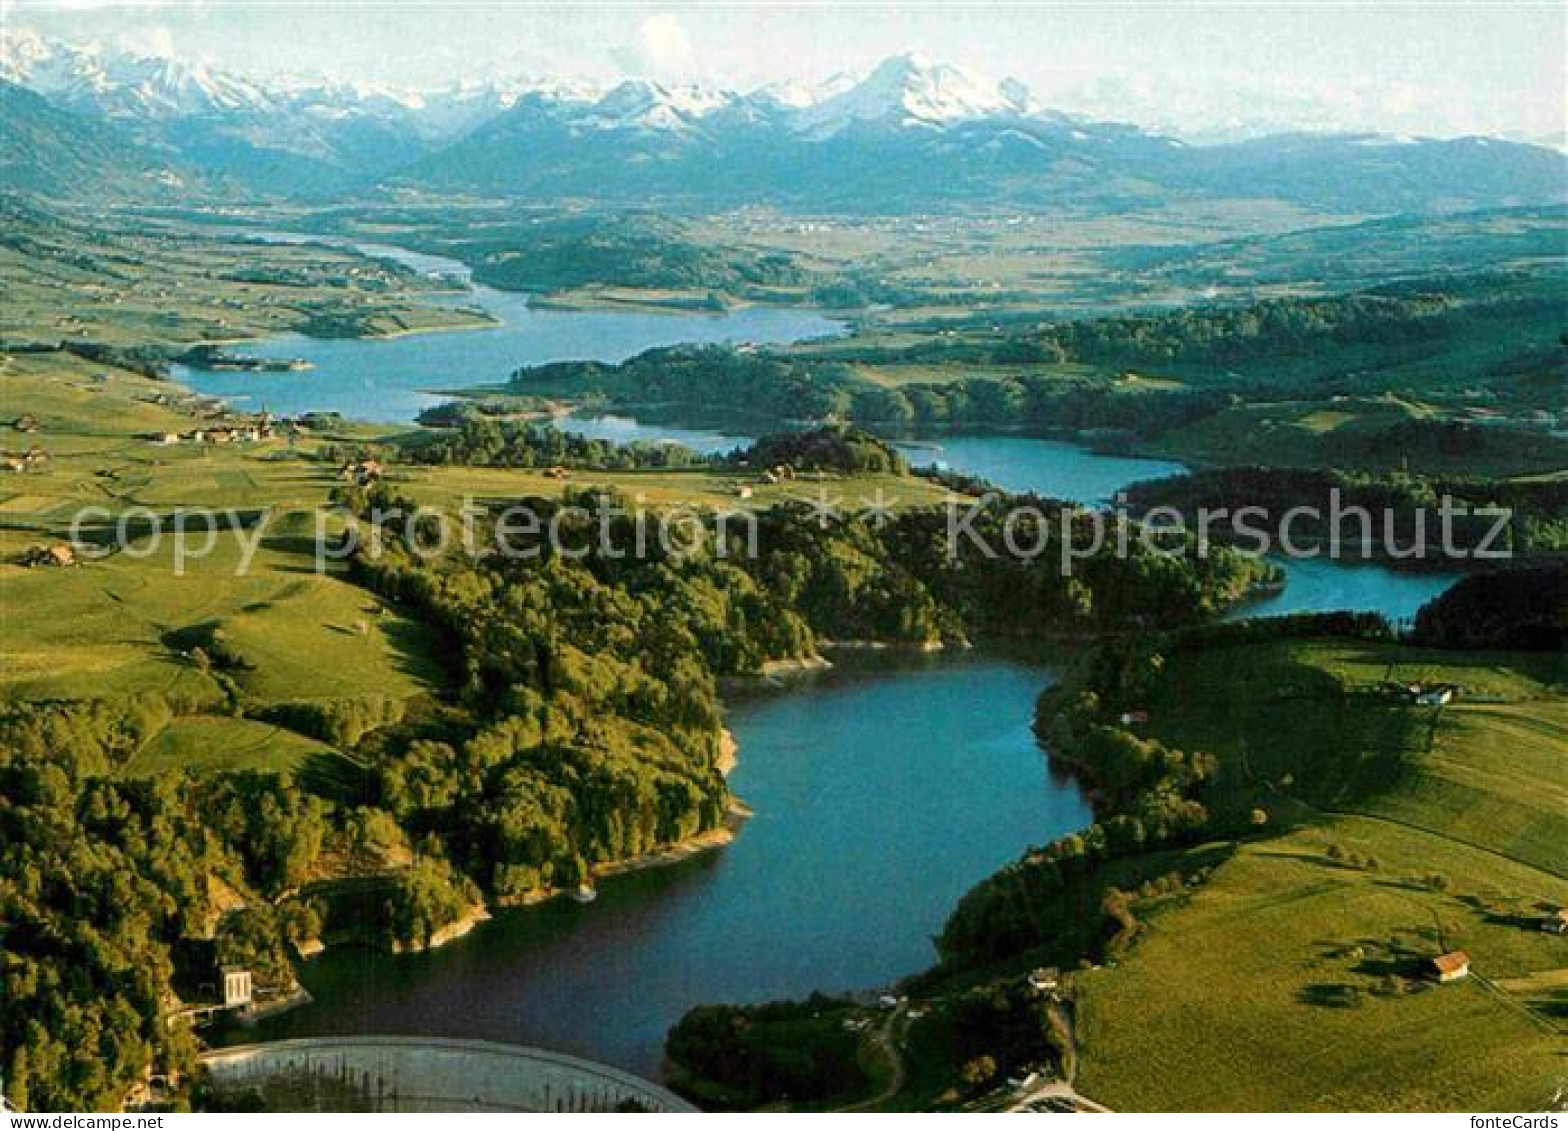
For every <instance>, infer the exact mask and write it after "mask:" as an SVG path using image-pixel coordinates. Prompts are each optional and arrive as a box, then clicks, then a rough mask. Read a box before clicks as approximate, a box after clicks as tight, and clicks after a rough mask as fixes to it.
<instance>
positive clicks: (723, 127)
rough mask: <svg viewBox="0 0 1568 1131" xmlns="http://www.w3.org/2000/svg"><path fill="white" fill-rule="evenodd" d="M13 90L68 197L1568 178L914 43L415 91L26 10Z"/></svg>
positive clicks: (35, 144) (1413, 202) (1375, 198)
mask: <svg viewBox="0 0 1568 1131" xmlns="http://www.w3.org/2000/svg"><path fill="white" fill-rule="evenodd" d="M0 99H3V103H4V115H5V119H6V124H7V129H6V130H5V132H4V137H3V138H0V189H9V190H20V191H26V192H35V193H40V194H46V195H50V196H54V197H59V198H90V199H99V200H130V201H146V202H158V201H160V200H167V199H174V198H175V197H176V196H181V195H183V196H185V197H187V198H188V197H189V196H190V195H191V194H192V193H193V192H195V193H196V194H198V195H203V196H209V197H211V198H212V199H214V200H222V199H226V198H229V199H255V198H274V199H275V198H293V199H306V200H316V201H320V200H329V199H331V198H333V197H339V196H354V197H358V198H361V199H362V198H364V197H366V196H367V195H378V194H379V195H384V196H385V197H386V198H387V199H389V200H396V199H406V198H409V197H417V196H418V195H420V194H424V193H439V194H442V195H445V196H452V195H472V196H483V197H492V198H493V197H504V198H515V199H519V200H549V201H563V200H587V201H602V202H612V203H618V204H628V205H630V204H644V203H656V204H659V205H661V206H664V207H671V208H681V207H689V208H692V209H694V210H696V209H711V208H730V207H738V206H744V205H767V206H773V207H777V208H780V209H785V210H797V211H811V210H827V211H839V212H867V213H879V212H881V213H910V212H924V211H937V212H939V211H949V210H954V209H971V208H1008V207H1027V208H1042V207H1050V208H1061V209H1070V210H1073V211H1076V212H1089V213H1097V212H1104V213H1112V212H1118V211H1124V210H1128V209H1134V208H1138V207H1140V206H1143V205H1145V204H1148V203H1150V202H1156V201H1160V202H1169V201H1171V200H1173V199H1184V198H1187V199H1195V200H1205V199H1214V200H1218V199H1223V200H1237V199H1260V200H1263V199H1267V200H1283V201H1288V202H1290V203H1292V204H1295V205H1298V206H1302V207H1306V208H1311V209H1320V210H1323V211H1331V212H1339V213H1361V214H1387V213H1394V212H1420V211H1438V210H1453V209H1464V208H1478V207H1497V206H1507V205H1517V204H1541V203H1557V202H1561V201H1562V200H1563V199H1564V196H1565V187H1568V158H1565V156H1564V155H1563V154H1562V153H1560V152H1558V151H1556V150H1554V149H1551V148H1547V147H1544V146H1537V145H1529V144H1522V143H1519V142H1515V141H1509V140H1504V139H1499V138H1486V137H1466V138H1455V139H1433V138H1406V137H1389V136H1381V135H1374V134H1344V133H1336V134H1317V133H1286V134H1273V135H1267V136H1260V137H1247V138H1241V139H1238V140H1233V141H1228V142H1225V143H1222V144H1208V145H1199V144H1190V143H1187V142H1184V141H1182V140H1180V139H1178V138H1175V137H1169V136H1162V135H1160V134H1156V133H1152V132H1148V131H1146V130H1143V129H1140V128H1138V127H1136V126H1133V125H1128V124H1122V123H1115V122H1101V121H1091V120H1087V119H1085V118H1082V117H1078V116H1074V115H1069V114H1065V113H1062V112H1059V111H1055V110H1052V109H1049V108H1046V107H1042V106H1040V105H1039V104H1038V103H1037V101H1036V100H1035V99H1034V98H1033V97H1032V96H1031V94H1030V92H1029V91H1028V89H1027V88H1026V87H1025V86H1023V84H1021V83H1019V82H1017V81H1015V80H1011V79H1008V80H1003V81H1000V82H996V81H992V80H990V79H987V78H984V77H981V76H978V75H976V74H973V73H971V72H969V71H967V70H965V69H963V68H960V67H956V66H952V65H948V64H944V63H936V62H931V61H928V60H926V59H924V58H922V57H920V56H916V55H901V56H895V57H892V58H888V59H886V60H884V61H883V62H882V63H881V64H879V65H878V66H877V67H875V68H874V69H873V70H872V71H871V72H870V73H869V74H867V75H864V76H861V77H852V76H838V77H835V78H833V79H830V80H828V81H827V82H825V83H823V84H820V85H817V86H803V85H789V86H770V87H762V88H759V89H756V90H752V91H748V92H736V91H728V90H716V89H710V88H706V87H701V86H695V85H665V84H661V83H657V82H652V81H647V80H640V79H630V80H627V81H624V82H621V83H620V84H618V85H615V86H613V87H611V88H610V89H607V90H605V89H596V88H594V87H592V86H590V85H588V84H564V83H527V82H521V81H518V82H499V81H484V82H474V83H463V84H455V85H452V86H448V87H446V88H443V89H439V90H428V91H405V90H397V89H392V88H389V87H385V86H369V85H362V84H347V83H311V82H305V81H269V82H260V81H255V80H252V79H249V78H245V77H242V76H239V75H235V74H232V73H227V72H223V71H218V70H213V69H209V68H206V67H203V66H200V65H196V64H193V63H187V62H184V61H181V60H177V59H171V58H162V57H146V56H139V55H136V54H132V53H125V52H115V51H106V50H99V49H88V48H82V47H76V46H72V45H70V44H66V43H64V42H61V41H59V40H54V39H48V38H45V37H43V36H40V35H37V34H35V33H31V32H27V31H10V32H7V33H6V34H5V35H4V37H3V38H0Z"/></svg>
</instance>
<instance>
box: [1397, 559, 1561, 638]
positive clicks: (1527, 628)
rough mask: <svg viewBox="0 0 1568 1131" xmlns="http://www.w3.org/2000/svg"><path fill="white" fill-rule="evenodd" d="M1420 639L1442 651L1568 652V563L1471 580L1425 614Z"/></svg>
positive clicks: (1419, 618) (1417, 634)
mask: <svg viewBox="0 0 1568 1131" xmlns="http://www.w3.org/2000/svg"><path fill="white" fill-rule="evenodd" d="M1415 639H1416V641H1417V642H1418V643H1421V644H1429V645H1434V646H1436V647H1439V648H1475V649H1519V650H1523V651H1541V652H1559V653H1561V652H1564V651H1568V563H1562V562H1559V563H1557V564H1555V565H1549V566H1543V567H1541V568H1539V569H1521V570H1510V571H1508V572H1505V573H1482V574H1475V575H1474V576H1471V577H1466V578H1464V579H1463V580H1461V581H1460V582H1459V583H1458V584H1456V585H1455V586H1454V587H1453V588H1452V589H1450V590H1448V592H1446V593H1444V594H1443V595H1442V596H1440V597H1438V598H1437V599H1436V600H1434V601H1432V602H1431V603H1430V604H1428V605H1427V606H1426V607H1424V608H1423V609H1422V610H1421V612H1420V614H1419V615H1418V616H1417V617H1416V625H1415Z"/></svg>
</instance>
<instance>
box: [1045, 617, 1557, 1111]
mask: <svg viewBox="0 0 1568 1131" xmlns="http://www.w3.org/2000/svg"><path fill="white" fill-rule="evenodd" d="M1384 680H1391V681H1399V682H1405V683H1409V682H1448V683H1455V684H1458V685H1459V686H1460V687H1461V688H1462V691H1461V693H1460V697H1459V699H1458V700H1457V701H1456V702H1454V703H1453V704H1451V705H1449V706H1446V707H1442V708H1432V707H1415V706H1412V705H1407V704H1405V703H1403V702H1391V701H1390V700H1389V699H1387V698H1386V697H1384V696H1382V695H1381V694H1379V692H1378V691H1377V690H1376V688H1377V685H1378V684H1379V683H1381V682H1382V681H1384ZM1565 693H1568V664H1565V661H1564V659H1563V658H1562V657H1560V656H1548V655H1514V654H1495V655H1486V654H1462V653H1445V652H1437V651H1418V650H1414V649H1409V648H1404V647H1400V646H1396V645H1373V644H1361V643H1348V642H1341V641H1323V642H1274V643H1265V644H1249V645H1243V646H1225V647H1217V648H1211V649H1208V650H1204V651H1198V652H1179V653H1177V654H1174V655H1171V656H1169V657H1168V660H1167V667H1166V670H1165V672H1164V673H1163V674H1162V677H1161V678H1160V680H1159V681H1158V683H1157V684H1156V686H1155V688H1154V690H1153V692H1152V693H1151V695H1150V696H1149V703H1148V710H1149V713H1150V723H1149V730H1150V732H1151V733H1152V734H1154V735H1156V736H1157V737H1159V738H1161V739H1162V740H1164V741H1167V742H1169V743H1171V744H1173V745H1177V746H1182V747H1184V748H1201V749H1206V750H1210V751H1212V752H1214V753H1215V754H1217V755H1218V756H1219V759H1220V770H1219V775H1218V780H1217V783H1216V787H1215V797H1214V798H1213V799H1212V806H1213V807H1214V808H1217V809H1220V810H1221V811H1224V810H1226V809H1239V808H1241V807H1243V806H1251V807H1256V808H1258V809H1260V810H1261V811H1262V812H1263V814H1264V815H1265V816H1266V818H1267V823H1266V824H1265V825H1264V826H1263V828H1262V829H1261V830H1260V832H1259V833H1258V834H1257V835H1256V836H1253V837H1249V838H1247V839H1245V840H1243V841H1242V842H1241V843H1240V845H1239V846H1238V849H1237V851H1236V852H1235V853H1234V855H1233V856H1231V857H1230V858H1229V859H1228V860H1226V861H1225V862H1224V863H1222V864H1220V865H1219V866H1218V867H1216V868H1215V869H1214V871H1213V873H1212V874H1211V876H1210V877H1209V878H1208V880H1207V881H1206V882H1204V883H1203V884H1201V885H1200V886H1197V887H1196V888H1193V889H1190V890H1189V891H1188V892H1186V893H1184V894H1181V895H1178V896H1174V897H1166V898H1164V899H1160V900H1156V901H1154V903H1153V905H1152V906H1151V907H1150V909H1149V910H1148V911H1147V912H1146V914H1147V919H1146V923H1145V927H1144V929H1143V931H1142V932H1141V934H1140V937H1139V938H1138V941H1137V942H1136V943H1135V944H1134V945H1133V946H1132V948H1131V949H1130V950H1129V951H1128V952H1127V953H1126V954H1125V955H1124V956H1123V957H1122V958H1121V959H1120V960H1119V961H1118V962H1116V963H1115V964H1114V965H1112V964H1107V965H1106V966H1104V967H1099V968H1096V969H1093V970H1090V971H1086V972H1083V973H1081V974H1080V975H1078V976H1077V977H1076V979H1075V981H1076V986H1077V994H1078V1007H1077V1016H1078V1033H1077V1035H1078V1041H1079V1049H1078V1051H1079V1060H1080V1065H1081V1069H1080V1073H1079V1076H1078V1081H1077V1083H1078V1087H1079V1088H1080V1090H1081V1091H1083V1092H1084V1093H1085V1094H1086V1095H1089V1096H1092V1097H1093V1098H1094V1099H1096V1100H1098V1101H1100V1102H1102V1103H1104V1104H1106V1105H1108V1106H1110V1107H1112V1108H1122V1109H1136V1110H1150V1109H1167V1110H1169V1109H1178V1110H1179V1109H1196V1110H1257V1109H1268V1110H1298V1109H1299V1110H1332V1109H1340V1110H1345V1109H1385V1110H1411V1109H1442V1110H1453V1109H1455V1108H1459V1109H1470V1110H1486V1111H1492V1110H1540V1109H1542V1108H1543V1107H1546V1106H1547V1105H1549V1104H1550V1103H1551V1102H1552V1097H1553V1094H1554V1093H1555V1092H1556V1091H1557V1090H1558V1089H1560V1087H1561V1085H1562V1083H1563V1080H1564V1075H1565V1068H1564V1064H1563V1059H1562V1055H1563V1052H1562V1050H1563V1029H1562V1023H1563V1018H1564V1014H1565V1008H1564V1007H1565V1004H1568V1002H1565V997H1564V994H1563V989H1562V987H1563V985H1564V979H1565V977H1568V939H1565V938H1563V937H1562V936H1557V935H1551V934H1547V933H1544V932H1542V931H1541V930H1540V921H1541V919H1542V917H1543V916H1544V915H1545V914H1547V913H1548V912H1550V911H1552V910H1555V909H1556V908H1558V907H1561V906H1564V905H1568V855H1565V851H1564V846H1565V845H1568V699H1565ZM1142 914H1145V913H1140V915H1142ZM1456 949H1463V950H1465V951H1467V952H1468V953H1469V954H1470V956H1471V960H1472V973H1471V976H1470V977H1469V978H1468V979H1467V980H1464V981H1462V982H1458V983H1454V984H1448V985H1438V984H1436V983H1435V982H1432V981H1430V980H1428V979H1427V978H1426V977H1425V975H1424V964H1425V962H1426V960H1428V959H1430V958H1431V957H1432V956H1434V955H1436V954H1439V953H1442V952H1445V951H1449V950H1456Z"/></svg>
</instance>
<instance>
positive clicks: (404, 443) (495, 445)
mask: <svg viewBox="0 0 1568 1131" xmlns="http://www.w3.org/2000/svg"><path fill="white" fill-rule="evenodd" d="M391 452H392V453H393V454H395V455H396V456H397V457H398V458H399V459H401V460H404V461H406V462H408V463H423V464H436V465H442V464H452V465H466V466H469V467H519V468H529V467H596V468H604V469H607V470H626V469H630V468H674V467H698V466H702V465H705V464H707V463H708V462H710V461H708V460H705V459H703V458H702V457H701V456H698V455H697V454H696V453H694V452H693V451H692V450H691V449H690V448H685V447H682V446H681V445H679V444H655V443H647V442H639V443H633V444H616V443H613V442H611V441H608V440H591V439H588V438H586V437H583V436H577V435H574V434H572V433H570V432H563V431H562V430H560V429H559V428H556V427H554V426H553V425H551V424H549V423H546V422H542V421H533V420H504V419H502V420H498V419H494V418H491V417H487V416H484V415H482V414H480V413H478V412H469V413H459V414H455V415H453V416H452V417H450V418H448V421H447V422H446V426H444V427H441V428H431V429H427V430H424V431H420V432H411V433H409V434H407V435H406V436H402V437H399V438H398V440H397V441H396V443H395V444H394V445H393V446H392V448H391Z"/></svg>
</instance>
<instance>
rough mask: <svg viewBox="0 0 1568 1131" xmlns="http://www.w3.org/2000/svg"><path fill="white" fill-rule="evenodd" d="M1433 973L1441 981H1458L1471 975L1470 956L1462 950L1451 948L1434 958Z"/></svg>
mask: <svg viewBox="0 0 1568 1131" xmlns="http://www.w3.org/2000/svg"><path fill="white" fill-rule="evenodd" d="M1431 972H1432V975H1433V976H1434V977H1435V978H1437V980H1438V981H1439V982H1457V981H1459V979H1461V978H1468V977H1469V976H1470V956H1469V955H1468V954H1466V953H1465V952H1464V951H1462V950H1451V951H1449V952H1448V953H1447V954H1440V955H1438V956H1437V957H1436V958H1434V959H1432V971H1431Z"/></svg>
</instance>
